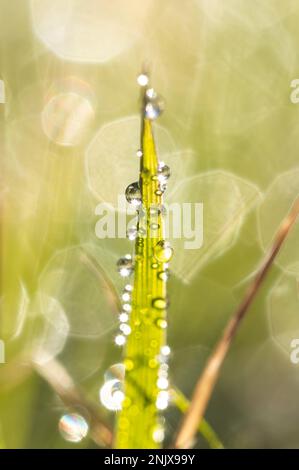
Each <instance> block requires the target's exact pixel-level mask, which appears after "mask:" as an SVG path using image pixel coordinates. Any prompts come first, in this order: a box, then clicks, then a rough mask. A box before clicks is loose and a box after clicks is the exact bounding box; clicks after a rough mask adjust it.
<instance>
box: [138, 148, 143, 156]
mask: <svg viewBox="0 0 299 470" xmlns="http://www.w3.org/2000/svg"><path fill="white" fill-rule="evenodd" d="M136 156H137V157H138V158H141V157H142V156H143V152H142V150H141V149H138V150H137V152H136Z"/></svg>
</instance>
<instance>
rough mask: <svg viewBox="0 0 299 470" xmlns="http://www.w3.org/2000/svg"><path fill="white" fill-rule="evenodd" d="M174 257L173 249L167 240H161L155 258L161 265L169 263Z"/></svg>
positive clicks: (155, 251) (156, 247)
mask: <svg viewBox="0 0 299 470" xmlns="http://www.w3.org/2000/svg"><path fill="white" fill-rule="evenodd" d="M172 255H173V248H172V247H171V245H170V244H169V243H168V242H166V241H165V240H160V241H159V242H158V243H157V245H156V246H155V248H154V256H155V258H156V260H157V261H159V262H160V263H168V261H170V260H171V258H172Z"/></svg>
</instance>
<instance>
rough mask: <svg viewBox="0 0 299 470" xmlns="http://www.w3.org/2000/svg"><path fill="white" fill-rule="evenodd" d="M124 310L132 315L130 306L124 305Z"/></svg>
mask: <svg viewBox="0 0 299 470" xmlns="http://www.w3.org/2000/svg"><path fill="white" fill-rule="evenodd" d="M123 310H124V311H125V312H126V313H130V312H131V310H132V307H131V305H130V304H124V305H123Z"/></svg>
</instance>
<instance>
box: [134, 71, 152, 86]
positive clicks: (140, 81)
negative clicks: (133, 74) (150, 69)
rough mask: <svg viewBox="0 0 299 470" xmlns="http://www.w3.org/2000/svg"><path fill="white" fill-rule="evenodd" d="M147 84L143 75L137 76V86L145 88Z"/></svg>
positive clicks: (147, 79) (145, 76)
mask: <svg viewBox="0 0 299 470" xmlns="http://www.w3.org/2000/svg"><path fill="white" fill-rule="evenodd" d="M148 82H149V78H148V76H147V75H146V74H145V73H141V74H140V75H138V77H137V83H138V85H140V86H146V85H148Z"/></svg>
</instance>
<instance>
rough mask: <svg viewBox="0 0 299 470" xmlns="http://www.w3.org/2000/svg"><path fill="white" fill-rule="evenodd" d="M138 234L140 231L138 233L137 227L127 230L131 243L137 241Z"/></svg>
mask: <svg viewBox="0 0 299 470" xmlns="http://www.w3.org/2000/svg"><path fill="white" fill-rule="evenodd" d="M137 234H138V231H137V227H135V226H134V227H130V228H128V230H127V238H128V239H129V240H131V241H133V240H135V239H136V237H137Z"/></svg>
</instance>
